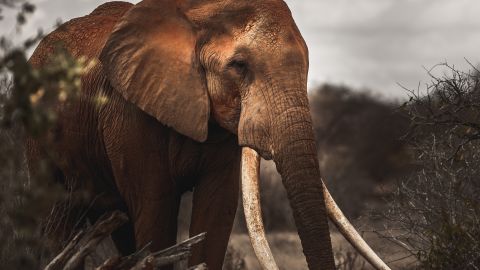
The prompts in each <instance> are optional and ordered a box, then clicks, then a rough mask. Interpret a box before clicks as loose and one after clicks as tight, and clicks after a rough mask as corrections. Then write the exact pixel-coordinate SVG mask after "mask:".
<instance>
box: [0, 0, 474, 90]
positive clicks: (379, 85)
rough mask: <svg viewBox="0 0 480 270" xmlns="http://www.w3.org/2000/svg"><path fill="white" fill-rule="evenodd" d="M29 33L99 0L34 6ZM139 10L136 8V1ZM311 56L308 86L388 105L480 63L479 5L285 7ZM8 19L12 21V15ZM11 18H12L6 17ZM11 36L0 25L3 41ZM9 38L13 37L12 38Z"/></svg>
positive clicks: (399, 1) (334, 1)
mask: <svg viewBox="0 0 480 270" xmlns="http://www.w3.org/2000/svg"><path fill="white" fill-rule="evenodd" d="M32 2H33V3H35V4H36V5H37V7H38V9H37V11H36V12H35V14H34V16H33V17H32V18H31V19H30V21H29V23H28V25H27V26H26V28H25V30H24V32H25V33H34V32H35V31H36V29H37V28H39V27H41V28H43V29H46V30H48V29H51V27H52V25H54V24H55V22H56V21H57V20H58V19H61V20H62V21H66V20H68V19H70V18H73V17H78V16H81V15H84V14H87V13H89V12H90V11H91V10H93V9H94V8H95V7H96V6H97V5H99V4H100V3H103V2H107V1H99V0H76V1H72V0H69V1H66V0H37V1H35V0H33V1H32ZM131 2H138V1H131ZM286 2H287V3H288V5H289V6H290V8H291V10H292V13H293V17H294V19H295V21H296V22H297V24H298V27H299V28H300V31H301V32H302V34H303V36H304V38H305V39H306V41H307V44H308V46H309V50H310V74H309V85H310V87H314V86H316V85H319V84H321V83H323V82H333V83H343V84H346V85H350V86H353V87H356V88H358V89H361V88H368V89H371V91H372V92H373V93H374V94H378V95H381V96H383V97H387V98H399V97H400V98H401V97H405V96H406V93H405V91H404V90H402V89H401V88H400V87H399V86H398V85H397V83H400V84H402V85H404V86H406V87H409V88H416V87H417V85H418V83H419V82H422V83H425V82H428V76H427V74H426V72H425V70H424V69H423V67H426V68H430V67H432V66H433V65H435V64H437V63H440V62H445V61H447V62H448V63H450V64H454V65H455V66H457V67H459V68H461V69H465V70H466V69H468V64H467V62H466V61H465V60H464V58H467V59H468V60H469V61H471V62H472V63H474V64H479V63H480V16H479V14H480V0H287V1H286ZM6 15H8V13H7V14H6ZM7 17H8V16H7ZM9 29H12V21H11V20H8V19H7V20H4V21H2V22H1V28H0V33H5V31H7V30H9ZM10 31H11V30H10Z"/></svg>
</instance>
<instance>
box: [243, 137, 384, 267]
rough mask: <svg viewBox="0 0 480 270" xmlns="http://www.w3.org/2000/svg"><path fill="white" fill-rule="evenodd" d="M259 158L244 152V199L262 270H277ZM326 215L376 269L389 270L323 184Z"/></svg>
mask: <svg viewBox="0 0 480 270" xmlns="http://www.w3.org/2000/svg"><path fill="white" fill-rule="evenodd" d="M259 175H260V156H259V155H258V153H257V152H256V151H255V150H253V149H251V148H248V147H243V149H242V161H241V179H242V180H241V181H242V183H241V184H242V200H243V209H244V211H245V219H246V224H247V228H248V234H249V237H250V242H251V243H252V246H253V249H254V251H255V254H256V256H257V258H258V260H259V262H260V265H261V266H262V268H263V269H268V270H278V269H279V268H278V266H277V264H276V263H275V260H274V258H273V254H272V252H271V250H270V247H269V245H268V241H267V239H266V236H265V229H264V226H263V221H262V212H261V207H260V190H259ZM322 184H323V191H324V198H325V204H326V209H327V214H328V217H329V219H330V220H331V221H332V222H333V223H334V224H335V225H336V227H337V228H338V230H339V231H340V232H341V233H342V235H343V236H344V237H345V238H346V239H347V240H348V241H349V242H350V244H352V246H353V247H354V248H355V249H356V250H357V251H358V252H359V253H360V254H361V255H362V256H363V257H364V258H365V259H366V260H367V261H368V262H369V263H370V264H371V265H372V266H373V267H375V268H376V269H379V270H380V269H381V270H390V268H389V267H388V266H387V265H386V264H385V263H384V262H383V261H382V260H381V259H380V258H379V257H378V255H377V254H376V253H375V252H374V251H373V250H372V249H371V247H370V246H369V245H368V244H367V243H366V242H365V240H364V239H363V238H362V237H361V236H360V234H359V233H358V232H357V231H356V230H355V228H354V227H353V225H352V224H351V223H350V222H349V221H348V219H347V218H346V217H345V215H344V214H343V212H342V211H341V210H340V208H339V207H338V205H337V204H336V203H335V201H334V200H333V198H332V196H331V195H330V192H329V191H328V190H327V188H326V186H325V184H324V183H323V181H322Z"/></svg>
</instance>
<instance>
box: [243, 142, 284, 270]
mask: <svg viewBox="0 0 480 270" xmlns="http://www.w3.org/2000/svg"><path fill="white" fill-rule="evenodd" d="M259 172H260V156H259V155H258V154H257V152H256V151H255V150H253V149H251V148H248V147H243V149H242V169H241V177H242V198H243V209H244V211H245V219H246V223H247V228H248V235H249V236H250V242H251V243H252V246H253V250H254V251H255V255H256V256H257V258H258V260H259V262H260V265H261V266H262V268H263V269H265V270H278V266H277V264H276V263H275V260H274V258H273V255H272V251H271V250H270V247H269V245H268V242H267V238H266V236H265V229H264V226H263V221H262V210H261V208H260V193H259V181H258V179H259Z"/></svg>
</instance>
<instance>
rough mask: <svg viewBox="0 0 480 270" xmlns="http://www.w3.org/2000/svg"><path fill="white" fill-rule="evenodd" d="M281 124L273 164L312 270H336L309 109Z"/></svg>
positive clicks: (293, 112)
mask: <svg viewBox="0 0 480 270" xmlns="http://www.w3.org/2000/svg"><path fill="white" fill-rule="evenodd" d="M297 98H301V97H297ZM305 98H306V97H305ZM306 102H307V101H305V103H306ZM307 104H308V103H307ZM277 121H278V122H277V125H276V128H277V130H275V131H274V133H273V134H274V141H273V147H272V148H273V149H272V150H273V160H274V161H275V163H276V165H277V169H278V171H279V173H280V175H281V176H282V180H283V184H284V186H285V189H286V191H287V195H288V198H289V201H290V205H291V207H292V210H293V216H294V219H295V224H296V226H297V229H298V234H299V236H300V239H301V241H302V246H303V252H304V254H305V257H306V259H307V263H308V266H309V269H335V262H334V259H333V252H332V244H331V240H330V232H329V228H328V220H327V212H326V205H325V199H324V196H323V185H322V182H321V178H320V168H319V164H318V157H317V148H316V145H315V137H314V134H313V129H312V121H311V116H310V111H309V108H308V105H304V106H299V107H296V108H292V109H289V110H286V111H284V112H283V113H280V114H279V117H278V118H277Z"/></svg>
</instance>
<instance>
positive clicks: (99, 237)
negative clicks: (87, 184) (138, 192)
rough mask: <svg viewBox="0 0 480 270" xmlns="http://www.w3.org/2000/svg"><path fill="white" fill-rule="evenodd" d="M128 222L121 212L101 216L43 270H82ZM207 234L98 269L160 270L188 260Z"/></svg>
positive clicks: (116, 259)
mask: <svg viewBox="0 0 480 270" xmlns="http://www.w3.org/2000/svg"><path fill="white" fill-rule="evenodd" d="M127 220H128V217H127V215H125V214H124V213H122V212H120V211H115V212H113V213H111V214H107V215H104V216H103V217H101V218H100V219H99V220H98V221H97V222H96V223H95V224H94V225H93V226H91V227H90V228H88V229H86V230H83V231H80V232H79V233H77V234H76V235H75V237H74V238H73V239H72V240H71V241H70V243H68V245H67V246H66V247H65V248H64V249H63V251H62V252H60V254H58V255H57V256H56V257H55V258H54V259H53V260H52V261H51V262H50V263H49V264H48V265H47V266H46V267H45V268H44V270H61V269H63V270H76V269H83V265H84V262H85V258H86V257H87V256H88V255H90V254H92V253H93V252H94V251H95V249H96V247H97V246H98V244H100V242H102V241H103V240H104V239H105V238H107V237H108V236H109V235H110V234H111V233H112V232H113V231H114V230H115V229H117V228H118V227H120V226H121V225H122V224H124V223H125V222H126V221H127ZM205 238H206V233H202V234H199V235H197V236H194V237H192V238H190V239H187V240H185V241H183V242H181V243H179V244H177V245H175V246H172V247H170V248H167V249H164V250H161V251H157V252H153V253H152V252H149V251H148V248H149V244H148V245H147V246H145V247H144V248H143V249H141V250H139V251H137V252H136V253H134V254H132V255H129V256H125V257H119V256H117V257H112V258H109V259H108V260H106V261H105V262H104V263H103V264H102V265H101V266H99V267H97V268H96V269H97V270H143V269H157V268H158V267H161V266H165V265H170V264H173V263H176V262H179V261H183V260H186V259H188V258H189V257H190V255H191V248H192V246H194V245H195V244H198V243H200V242H202V241H203V240H205ZM204 269H207V266H206V265H205V264H200V265H197V266H193V267H191V268H189V269H188V270H204Z"/></svg>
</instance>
